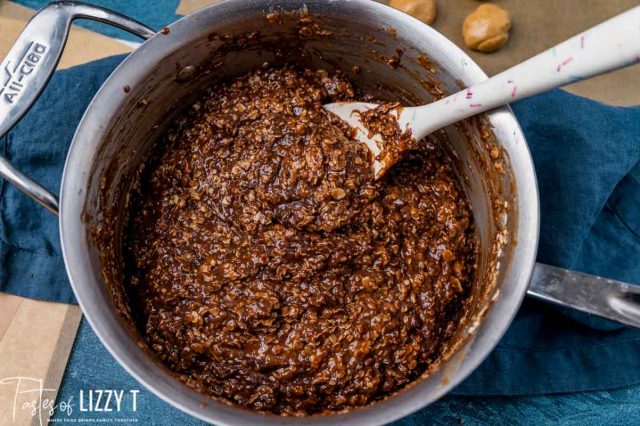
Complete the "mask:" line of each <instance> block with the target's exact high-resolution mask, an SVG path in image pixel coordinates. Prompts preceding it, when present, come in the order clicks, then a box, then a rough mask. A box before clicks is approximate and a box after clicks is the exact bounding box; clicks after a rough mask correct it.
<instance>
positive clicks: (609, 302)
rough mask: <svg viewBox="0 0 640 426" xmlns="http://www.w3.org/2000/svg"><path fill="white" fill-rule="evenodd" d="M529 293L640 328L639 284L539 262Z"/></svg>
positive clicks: (538, 297) (548, 300)
mask: <svg viewBox="0 0 640 426" xmlns="http://www.w3.org/2000/svg"><path fill="white" fill-rule="evenodd" d="M527 294H529V295H530V296H533V297H535V298H537V299H541V300H544V301H546V302H551V303H555V304H558V305H562V306H566V307H569V308H573V309H577V310H579V311H582V312H587V313H589V314H594V315H598V316H600V317H603V318H607V319H610V320H613V321H618V322H621V323H623V324H626V325H630V326H632V327H638V328H640V286H635V285H632V284H627V283H623V282H621V281H616V280H610V279H608V278H602V277H597V276H595V275H589V274H584V273H582V272H576V271H569V270H567V269H562V268H558V267H555V266H550V265H545V264H542V263H536V266H535V268H534V270H533V277H532V278H531V283H530V284H529V290H528V291H527Z"/></svg>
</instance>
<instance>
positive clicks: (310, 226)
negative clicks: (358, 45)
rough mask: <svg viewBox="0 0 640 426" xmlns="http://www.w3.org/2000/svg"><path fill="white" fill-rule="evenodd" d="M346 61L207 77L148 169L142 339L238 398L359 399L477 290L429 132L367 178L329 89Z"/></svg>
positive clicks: (416, 356) (187, 378) (436, 334)
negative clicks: (330, 109)
mask: <svg viewBox="0 0 640 426" xmlns="http://www.w3.org/2000/svg"><path fill="white" fill-rule="evenodd" d="M356 97H357V98H359V99H362V98H363V97H366V96H364V95H362V94H360V95H357V94H354V89H353V87H352V86H351V84H350V83H349V81H347V80H346V79H345V78H344V77H343V76H341V75H330V74H328V73H326V72H324V71H308V70H306V71H298V70H296V69H293V68H287V67H285V68H280V69H273V68H267V69H262V70H259V71H256V72H253V73H251V74H249V75H246V76H243V77H240V78H238V79H236V80H233V81H231V82H227V83H225V84H220V85H217V86H215V87H212V88H211V89H210V90H209V92H208V93H207V94H206V96H205V97H203V98H202V99H201V100H200V101H199V102H198V103H196V104H194V105H193V107H192V108H191V110H190V111H189V113H188V114H186V115H185V116H184V117H183V118H182V119H181V120H179V122H178V123H177V124H176V126H175V128H174V130H173V131H172V132H170V133H169V134H168V135H167V138H166V140H165V141H164V143H163V144H162V145H161V146H160V148H159V151H160V152H159V153H158V154H157V158H156V159H155V160H154V161H152V162H151V163H149V164H147V167H146V169H145V170H143V171H142V172H141V176H140V182H139V185H138V187H137V190H136V193H135V194H134V196H133V199H132V202H131V207H130V220H129V224H128V231H127V232H126V235H129V236H130V237H128V240H126V241H125V247H124V249H125V254H126V256H125V257H126V259H127V263H128V266H127V268H126V269H127V271H126V274H127V278H126V286H127V290H128V292H129V298H130V299H131V305H132V310H133V313H134V316H135V317H136V320H137V321H138V324H139V327H140V329H141V332H142V335H143V336H144V339H145V340H146V341H147V342H148V344H149V346H150V347H151V348H152V350H153V351H155V352H156V353H157V355H158V357H160V359H161V360H162V361H163V362H164V363H165V364H166V365H167V366H168V367H169V368H171V369H172V370H173V371H175V372H176V373H177V374H178V376H179V378H180V379H181V380H183V381H184V382H186V383H187V384H188V385H190V386H192V387H194V388H196V389H198V390H200V391H202V392H204V393H207V394H210V395H212V396H214V397H217V398H222V399H225V400H228V401H231V402H233V403H235V404H238V405H240V406H244V407H247V408H251V409H255V410H262V411H268V412H273V413H280V414H310V413H318V412H323V411H329V410H341V409H346V408H350V407H355V406H361V405H365V404H367V403H369V402H371V401H375V400H379V399H382V398H384V397H385V396H387V395H389V394H391V393H393V392H394V391H397V390H399V389H401V388H402V387H404V386H405V385H407V384H408V383H410V382H411V381H413V380H415V379H416V378H418V377H419V376H420V375H421V374H422V373H423V372H425V371H426V370H427V369H428V368H429V366H430V365H432V364H433V363H434V362H435V361H437V359H438V357H439V354H440V353H441V350H442V347H443V344H444V342H445V341H446V340H447V339H448V338H449V337H451V336H452V334H453V333H454V331H455V330H456V327H457V326H458V323H459V320H460V318H461V316H462V314H463V311H464V308H465V302H466V299H467V297H468V296H469V294H470V291H471V285H472V277H473V271H474V262H475V237H474V232H473V224H472V216H471V212H470V208H469V204H468V202H467V200H466V198H465V195H464V193H463V191H462V189H461V187H460V185H459V184H458V182H457V181H456V178H455V176H454V172H453V169H452V166H451V164H450V163H449V161H448V159H447V156H446V155H445V154H444V152H443V151H442V150H441V149H440V148H439V147H438V146H437V144H435V143H433V142H431V141H423V143H421V144H419V145H420V148H419V150H417V151H414V152H411V153H408V154H407V155H406V158H404V159H403V160H401V162H399V163H398V164H396V165H395V166H394V167H393V168H392V169H391V170H389V172H388V173H387V174H386V175H385V177H384V178H383V179H381V180H379V181H374V180H373V176H372V172H371V168H370V159H369V157H368V155H369V153H368V151H367V149H366V147H365V146H364V145H361V144H359V143H357V142H354V141H353V140H351V131H350V129H349V128H348V127H346V125H345V123H343V122H341V121H340V120H339V119H338V118H337V117H335V116H332V115H331V114H329V113H327V112H325V111H324V110H323V108H322V104H323V103H326V102H332V101H336V100H353V99H355V98H356Z"/></svg>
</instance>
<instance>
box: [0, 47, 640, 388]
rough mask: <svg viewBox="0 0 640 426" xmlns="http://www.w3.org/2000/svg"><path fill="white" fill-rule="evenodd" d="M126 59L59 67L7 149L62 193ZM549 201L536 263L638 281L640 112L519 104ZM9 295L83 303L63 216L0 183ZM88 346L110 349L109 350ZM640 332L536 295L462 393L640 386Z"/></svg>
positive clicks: (2, 270) (557, 99) (582, 103)
mask: <svg viewBox="0 0 640 426" xmlns="http://www.w3.org/2000/svg"><path fill="white" fill-rule="evenodd" d="M121 60H122V56H118V57H113V58H107V59H104V60H101V61H97V62H93V63H90V64H86V65H83V66H79V67H75V68H72V69H69V70H66V71H62V72H58V73H56V75H55V76H54V77H53V79H52V81H51V83H50V84H49V86H48V87H47V89H46V90H45V92H44V94H43V96H42V98H41V99H40V100H39V101H38V102H37V104H36V105H35V106H34V108H33V109H32V110H31V111H30V112H29V114H28V115H27V116H26V117H25V118H24V119H23V120H22V121H21V122H20V123H19V124H18V125H17V126H16V127H15V128H14V129H13V130H12V131H11V132H10V133H9V134H8V135H5V136H4V137H3V138H2V139H0V152H2V153H3V155H5V156H6V157H7V158H9V159H10V160H11V161H12V162H13V163H14V164H15V165H16V166H18V167H19V168H21V169H22V170H23V171H25V172H26V173H27V174H29V175H30V176H33V177H34V178H36V179H37V180H38V181H39V182H41V183H43V184H44V185H45V186H47V187H48V188H51V189H52V190H57V189H58V187H59V181H60V176H61V174H62V168H63V165H64V158H65V155H66V152H67V149H68V145H69V143H70V142H71V140H72V137H73V133H74V131H75V128H76V126H77V124H78V122H79V120H80V117H81V116H82V113H83V111H84V109H85V108H86V106H87V105H88V103H89V101H90V100H91V98H92V97H93V94H94V93H95V92H96V91H97V89H98V87H99V86H100V84H101V83H102V82H103V81H104V79H105V78H106V77H107V76H108V75H109V73H110V72H111V71H112V70H113V69H114V68H115V66H116V65H117V64H118V63H119V62H120V61H121ZM514 110H515V112H516V114H517V116H518V118H519V120H520V122H521V124H522V126H523V128H524V131H525V134H526V136H527V139H528V142H529V145H530V147H531V151H532V153H533V156H534V160H535V163H536V170H537V173H538V180H539V184H540V193H541V197H542V206H541V209H542V212H541V213H542V230H541V240H540V250H539V255H538V259H539V260H540V261H542V262H545V263H550V264H554V265H558V266H562V267H566V268H572V269H577V270H581V271H584V272H588V273H593V274H599V275H604V276H608V277H611V278H616V279H620V280H624V281H627V282H631V283H636V284H640V163H639V161H640V108H615V107H609V106H605V105H601V104H599V103H596V102H593V101H590V100H587V99H583V98H580V97H576V96H573V95H570V94H568V93H565V92H563V91H559V90H558V91H553V92H550V93H548V94H545V95H541V96H537V97H534V98H531V99H528V100H525V101H521V102H518V103H517V104H515V105H514ZM0 185H1V186H0V289H1V290H2V291H5V292H9V293H14V294H18V295H22V296H26V297H31V298H35V299H43V300H54V301H60V302H74V301H75V299H74V297H73V294H72V292H71V290H70V288H69V284H68V281H67V277H66V275H65V270H64V264H63V261H62V258H61V256H60V246H59V240H58V223H57V219H56V218H55V217H53V216H52V215H50V214H49V213H48V212H46V211H45V210H44V209H42V208H40V207H39V206H37V205H36V204H35V203H33V201H31V200H29V199H28V198H26V197H25V196H24V195H22V194H21V193H20V192H19V191H17V190H16V189H15V188H14V187H12V186H11V185H9V184H7V183H6V182H2V181H0ZM82 350H84V351H93V352H95V353H102V354H103V353H104V352H105V349H104V348H102V347H101V346H99V345H92V346H90V347H83V349H82ZM639 355H640V330H635V329H630V328H627V327H623V326H620V325H618V324H614V323H611V322H608V321H605V320H601V319H598V318H595V317H590V316H588V315H584V314H580V313H577V312H574V311H570V310H564V309H559V308H556V307H552V306H549V305H546V304H544V303H541V302H537V301H533V300H527V301H526V302H525V304H524V306H523V308H522V310H521V312H520V313H519V314H518V316H517V318H516V319H515V321H514V323H513V325H512V326H511V328H510V330H509V331H508V333H507V334H506V336H505V337H504V338H503V339H502V341H501V342H500V343H499V344H498V347H497V348H496V350H495V351H494V352H493V353H492V354H491V356H490V357H489V358H488V359H487V360H486V361H485V363H484V364H483V365H482V366H481V367H480V368H478V370H477V371H476V372H475V373H474V374H473V375H472V376H471V377H470V378H469V379H468V380H467V381H465V382H464V383H463V384H461V385H460V386H459V387H458V388H456V390H455V393H458V394H464V395H492V394H493V395H523V394H536V393H555V392H569V391H584V390H595V389H607V388H615V387H621V386H626V385H631V384H637V383H640V356H639Z"/></svg>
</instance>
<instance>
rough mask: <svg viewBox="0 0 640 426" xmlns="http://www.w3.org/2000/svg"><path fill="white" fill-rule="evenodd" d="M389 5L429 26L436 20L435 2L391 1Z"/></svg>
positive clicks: (427, 0) (419, 0)
mask: <svg viewBox="0 0 640 426" xmlns="http://www.w3.org/2000/svg"><path fill="white" fill-rule="evenodd" d="M389 5H390V6H391V7H393V8H395V9H398V10H401V11H403V12H404V13H408V14H409V15H411V16H413V17H414V18H416V19H419V20H421V21H422V22H424V23H425V24H430V23H432V22H433V20H434V19H436V0H391V1H390V2H389Z"/></svg>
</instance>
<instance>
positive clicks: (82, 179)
mask: <svg viewBox="0 0 640 426" xmlns="http://www.w3.org/2000/svg"><path fill="white" fill-rule="evenodd" d="M334 3H342V4H343V6H339V7H345V9H348V8H355V9H366V10H368V11H371V12H373V13H376V14H379V15H380V16H383V17H387V18H389V20H390V21H391V22H393V23H394V25H396V26H397V25H399V24H400V23H401V24H402V26H403V27H406V28H410V29H412V30H415V31H419V33H420V34H424V35H425V37H429V38H431V39H436V40H437V41H438V43H439V44H440V45H441V46H444V49H447V51H448V52H450V53H448V55H449V56H451V57H456V58H462V59H464V60H466V62H467V64H466V66H465V73H466V75H465V76H464V77H465V79H466V82H467V83H470V82H479V81H482V80H484V79H486V78H487V75H486V74H485V73H484V72H483V71H482V69H481V68H480V67H479V66H478V65H477V64H476V63H475V62H474V61H473V60H472V59H471V58H470V57H469V56H468V55H467V54H466V53H465V52H464V51H463V50H462V49H460V48H459V47H457V46H456V45H455V44H454V43H453V42H452V41H450V40H449V39H448V38H446V37H445V36H443V35H442V34H440V33H439V32H437V31H436V30H434V29H433V28H431V27H429V26H428V25H426V24H423V23H422V22H420V21H418V20H416V19H415V18H412V17H410V16H408V15H406V14H404V13H402V12H400V11H397V10H395V9H393V8H391V7H389V6H386V5H383V4H381V3H378V2H373V1H370V0H346V1H344V2H335V0H309V1H295V2H294V1H286V0H276V1H268V0H250V1H245V0H225V1H222V2H220V3H216V4H213V5H209V6H207V7H205V8H202V9H200V10H198V11H196V12H194V13H192V14H190V15H187V16H185V17H183V18H181V19H180V20H178V21H176V22H174V23H172V24H171V25H170V26H169V27H168V28H169V30H170V32H171V33H176V34H180V33H181V32H185V31H188V30H189V29H193V27H195V26H197V23H196V22H194V21H198V20H199V19H200V17H202V16H205V15H215V16H220V17H225V16H227V15H229V14H237V13H241V11H242V10H248V9H250V10H255V9H256V6H260V7H262V8H263V9H264V10H265V11H267V10H269V9H275V8H279V7H283V8H286V9H287V10H289V9H297V8H299V7H300V6H302V5H304V4H306V5H307V6H308V7H309V8H310V9H311V8H312V6H313V5H325V6H327V7H329V6H331V5H332V4H334ZM292 4H294V5H298V6H297V7H292V6H291V5H292ZM221 19H222V18H221ZM162 38H163V35H156V36H154V37H152V38H151V39H149V40H147V41H146V42H145V43H143V44H142V45H141V46H140V47H139V48H138V49H137V50H135V51H134V52H132V53H131V54H130V55H129V56H128V57H127V58H125V59H124V60H123V61H122V63H121V64H120V65H118V67H117V68H116V69H115V70H114V71H113V72H112V73H111V75H110V76H109V77H108V78H107V80H106V81H105V82H104V83H103V85H102V86H101V88H100V89H99V90H98V92H97V93H96V95H95V97H94V98H93V100H92V101H91V103H90V104H89V106H88V107H87V109H86V111H85V113H84V115H83V117H82V120H81V122H80V124H79V125H78V128H77V130H76V133H75V136H74V138H73V141H72V144H71V146H70V148H69V152H68V154H67V159H66V162H65V167H64V172H63V176H62V182H61V185H60V188H61V190H60V240H61V246H62V252H63V257H64V262H65V266H66V269H67V274H68V276H69V280H70V282H71V286H72V288H73V291H74V293H75V295H76V298H77V300H78V303H79V305H80V307H81V309H82V311H83V313H84V315H85V317H86V318H87V320H88V322H89V324H90V325H91V328H92V329H93V331H94V332H95V333H96V335H97V336H98V338H99V339H100V341H101V342H102V344H103V345H104V346H105V347H106V348H107V350H108V351H109V353H110V354H111V355H112V356H113V357H114V358H115V359H116V360H117V361H118V363H119V364H120V365H121V366H122V367H123V368H124V369H125V370H126V371H127V372H128V373H129V374H130V375H131V376H133V377H134V378H135V379H136V380H137V381H138V382H140V383H142V384H143V385H144V386H145V387H146V388H147V389H149V390H150V391H151V392H152V393H153V394H155V395H156V396H157V397H159V398H161V399H162V400H164V401H165V402H167V403H169V404H171V405H173V406H174V407H177V408H179V409H180V410H182V411H184V412H186V413H188V414H190V415H192V416H194V417H197V418H200V419H201V420H205V421H215V422H216V423H218V424H222V425H227V424H228V425H231V424H238V422H240V421H242V422H247V421H249V422H260V423H266V424H294V423H295V424H301V423H304V424H336V425H337V424H343V423H345V422H349V424H363V425H364V424H366V425H371V424H382V423H387V422H391V421H394V420H397V419H399V418H402V417H405V416H407V415H409V414H411V413H413V412H415V411H417V410H419V409H421V408H424V407H425V406H427V405H429V404H431V403H433V402H435V401H436V400H437V399H439V398H440V397H442V396H443V395H445V394H446V393H448V392H449V391H450V390H451V389H453V388H454V387H455V386H456V385H458V384H459V383H460V382H462V380H464V379H465V378H466V377H468V376H469V375H470V374H471V372H472V371H474V370H475V369H476V368H477V367H478V365H480V363H481V362H482V361H483V360H484V359H485V358H486V357H487V356H488V355H489V353H490V352H491V351H492V350H493V349H494V347H495V345H496V344H497V343H498V341H499V340H500V339H501V337H502V336H503V335H504V333H505V332H506V330H507V328H508V327H509V326H510V324H511V322H512V320H513V318H514V317H515V315H516V313H517V311H518V309H519V307H520V304H521V303H522V300H523V299H524V296H525V294H526V290H527V287H528V284H529V280H530V278H531V276H532V273H533V268H534V264H535V258H536V252H537V245H538V238H539V230H540V225H539V222H540V219H539V196H538V187H537V180H536V177H535V170H534V167H533V160H532V157H531V154H530V152H529V149H528V147H527V144H526V140H525V137H524V134H523V132H522V129H521V128H520V125H519V123H518V121H517V118H516V117H515V115H514V114H513V112H512V110H511V109H510V108H509V107H508V106H507V107H502V108H499V109H497V110H495V111H493V112H491V113H487V116H488V117H490V118H491V120H492V122H495V121H501V122H503V123H506V125H508V127H509V128H510V131H512V132H513V135H507V136H508V137H513V138H514V140H513V141H514V145H515V147H513V148H512V151H509V157H510V159H511V161H512V164H513V163H514V162H518V163H519V164H518V165H519V170H514V173H516V177H517V176H518V175H520V176H521V179H516V181H517V183H518V186H517V203H518V218H517V220H518V225H517V226H516V227H515V229H516V230H517V238H518V243H517V245H516V247H515V249H514V253H513V260H512V262H511V266H510V268H509V270H507V271H505V278H504V282H505V285H504V286H503V287H507V288H506V289H504V288H501V294H500V295H499V297H498V298H497V299H496V301H495V303H494V305H493V306H492V307H491V309H490V310H489V312H488V313H487V315H486V316H485V317H484V318H483V320H482V321H481V322H480V325H479V326H478V332H477V333H476V334H475V336H474V337H472V338H471V339H469V341H468V342H466V343H465V344H464V345H463V347H462V348H461V349H459V351H460V352H461V353H462V356H463V359H462V360H461V361H460V363H459V366H458V368H457V369H456V370H455V371H453V372H444V373H443V372H438V373H434V375H433V376H436V377H431V376H430V377H427V378H426V379H419V380H418V381H417V382H414V383H413V385H412V386H409V387H408V388H405V389H403V390H401V391H399V392H398V393H396V394H394V395H392V396H390V397H389V398H387V399H385V400H383V401H379V402H376V403H372V404H369V405H367V406H365V407H362V408H358V409H353V410H350V411H348V412H346V413H337V414H331V415H314V416H304V417H282V416H274V415H264V414H261V413H256V412H252V411H250V410H246V409H242V408H239V407H231V406H227V405H225V404H222V403H219V402H211V400H210V399H208V398H207V397H206V396H203V395H202V394H198V393H197V392H196V391H193V390H190V389H188V388H186V386H185V389H186V390H185V391H184V392H182V391H180V392H178V393H177V395H176V391H175V389H176V388H175V385H177V384H181V383H179V382H177V379H173V380H175V383H173V385H174V386H173V387H170V386H168V384H167V383H164V382H162V383H157V382H158V380H160V379H158V378H157V377H156V378H155V381H154V380H151V378H152V376H151V375H152V374H154V371H155V370H153V369H151V367H149V366H144V365H143V364H142V363H141V362H134V361H136V360H135V359H134V357H133V356H132V355H131V353H128V352H127V349H129V348H127V347H126V345H125V342H123V341H121V340H122V336H121V335H120V334H121V332H122V330H114V329H113V326H114V324H113V322H111V323H110V322H109V320H108V319H105V318H104V315H103V314H101V313H100V311H99V309H98V306H96V303H94V302H95V301H93V300H92V297H91V296H90V294H91V293H92V292H95V291H96V289H95V288H93V287H92V285H90V284H87V282H88V281H91V280H90V279H89V274H91V272H90V271H87V270H90V269H91V267H90V265H86V264H85V263H86V262H88V257H87V254H86V253H84V252H83V250H84V251H86V248H87V243H86V241H83V240H84V239H85V235H86V230H85V227H84V225H83V224H82V220H81V213H82V210H83V208H84V201H85V198H84V197H85V196H86V194H87V192H88V191H87V190H86V185H85V184H86V182H87V179H89V177H87V176H86V173H81V172H80V169H81V167H79V165H81V164H83V162H89V163H93V162H94V161H95V158H94V156H95V154H96V152H97V148H98V147H99V145H100V143H99V139H100V138H98V137H96V134H99V132H100V130H104V129H103V128H102V129H101V127H100V125H101V121H102V120H101V118H100V115H101V113H102V111H104V110H108V107H107V105H106V103H108V101H107V100H106V99H109V97H111V96H115V95H116V94H117V93H121V92H122V86H123V84H122V80H121V77H122V76H123V75H124V76H130V75H131V74H133V75H143V74H146V73H147V71H146V70H148V69H149V67H148V65H150V64H152V63H153V62H154V61H155V59H157V57H158V56H162V55H163V53H165V52H167V51H168V49H169V48H167V47H166V45H167V39H162ZM163 46H164V47H163ZM141 70H145V71H141ZM452 73H453V72H452ZM96 132H98V133H96ZM505 137H506V136H505ZM514 154H516V155H515V156H514ZM516 157H517V158H516ZM481 329H484V330H488V331H486V335H485V336H482V337H481V338H479V335H480V330H481ZM119 339H120V340H119ZM139 352H141V353H142V350H139ZM144 355H145V356H146V354H144ZM454 357H455V355H454ZM147 362H148V361H147ZM440 376H441V377H440ZM436 379H438V380H441V381H442V383H441V384H440V385H439V386H437V385H433V384H432V385H430V386H431V387H430V388H429V387H427V386H421V385H423V384H425V382H426V381H428V380H430V381H432V382H433V381H434V380H436ZM445 379H446V383H445V382H444V381H445ZM171 390H173V392H171ZM193 393H195V394H197V395H198V396H199V398H198V397H196V396H194V395H193ZM202 400H205V401H208V404H209V405H210V406H211V407H209V408H210V409H205V408H203V407H202V406H201V404H202V402H200V401H202ZM213 407H215V409H213Z"/></svg>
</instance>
